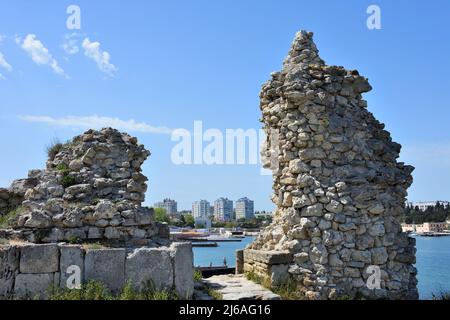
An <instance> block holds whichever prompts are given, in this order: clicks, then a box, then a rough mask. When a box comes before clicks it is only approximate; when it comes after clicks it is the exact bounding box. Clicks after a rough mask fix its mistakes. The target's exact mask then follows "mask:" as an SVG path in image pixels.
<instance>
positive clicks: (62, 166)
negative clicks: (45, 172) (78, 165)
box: [56, 163, 70, 176]
mask: <svg viewBox="0 0 450 320" xmlns="http://www.w3.org/2000/svg"><path fill="white" fill-rule="evenodd" d="M56 170H58V171H59V172H60V173H61V174H62V175H63V176H67V175H69V173H70V169H69V167H68V166H67V165H66V164H64V163H61V164H58V166H57V167H56Z"/></svg>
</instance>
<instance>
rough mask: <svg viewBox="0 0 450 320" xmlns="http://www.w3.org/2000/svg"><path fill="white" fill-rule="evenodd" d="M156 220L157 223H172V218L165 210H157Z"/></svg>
mask: <svg viewBox="0 0 450 320" xmlns="http://www.w3.org/2000/svg"><path fill="white" fill-rule="evenodd" d="M154 211H155V220H156V221H157V222H167V223H170V217H169V215H168V214H167V213H166V210H165V209H162V208H155V209H154Z"/></svg>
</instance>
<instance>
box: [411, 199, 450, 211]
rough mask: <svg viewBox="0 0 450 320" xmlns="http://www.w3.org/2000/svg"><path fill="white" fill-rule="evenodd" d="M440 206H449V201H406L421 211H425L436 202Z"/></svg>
mask: <svg viewBox="0 0 450 320" xmlns="http://www.w3.org/2000/svg"><path fill="white" fill-rule="evenodd" d="M438 203H439V204H440V205H442V206H445V207H446V206H449V205H450V202H449V201H421V202H408V203H407V204H406V205H407V206H409V207H412V208H418V209H419V210H421V211H425V210H427V209H428V208H432V207H435V206H436V205H437V204H438Z"/></svg>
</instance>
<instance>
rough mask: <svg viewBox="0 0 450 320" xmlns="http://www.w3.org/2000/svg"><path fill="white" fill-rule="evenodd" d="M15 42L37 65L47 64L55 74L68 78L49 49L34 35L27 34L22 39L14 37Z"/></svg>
mask: <svg viewBox="0 0 450 320" xmlns="http://www.w3.org/2000/svg"><path fill="white" fill-rule="evenodd" d="M16 43H17V44H18V45H20V47H21V48H22V49H23V50H24V51H25V52H27V53H28V55H29V56H30V57H31V59H32V60H33V61H34V62H35V63H36V64H37V65H48V66H49V67H50V68H52V70H53V71H54V72H55V73H56V74H58V75H60V76H63V77H65V78H69V77H68V75H67V74H66V73H65V72H64V70H63V69H62V68H61V67H60V66H59V64H58V61H56V60H55V59H54V58H53V56H52V55H51V53H50V51H49V50H48V49H47V48H46V47H45V46H44V45H43V44H42V42H41V41H40V40H38V39H37V38H36V35H34V34H28V35H27V36H26V37H25V39H24V40H22V39H21V38H16Z"/></svg>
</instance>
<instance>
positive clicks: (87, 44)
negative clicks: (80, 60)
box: [82, 38, 117, 77]
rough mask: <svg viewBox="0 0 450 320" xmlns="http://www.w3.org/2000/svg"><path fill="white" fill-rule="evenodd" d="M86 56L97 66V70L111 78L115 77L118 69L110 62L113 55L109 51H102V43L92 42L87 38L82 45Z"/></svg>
mask: <svg viewBox="0 0 450 320" xmlns="http://www.w3.org/2000/svg"><path fill="white" fill-rule="evenodd" d="M82 46H83V49H84V54H85V55H86V57H88V58H89V59H92V60H93V61H94V62H95V63H96V64H97V68H98V69H99V70H100V71H101V72H103V73H105V74H107V75H108V76H110V77H113V76H114V73H115V72H116V71H117V68H116V67H115V66H114V65H113V64H112V63H111V62H109V60H110V59H111V55H110V54H109V52H107V51H104V50H103V51H102V50H101V48H100V42H91V40H89V38H85V39H84V40H83V43H82Z"/></svg>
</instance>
